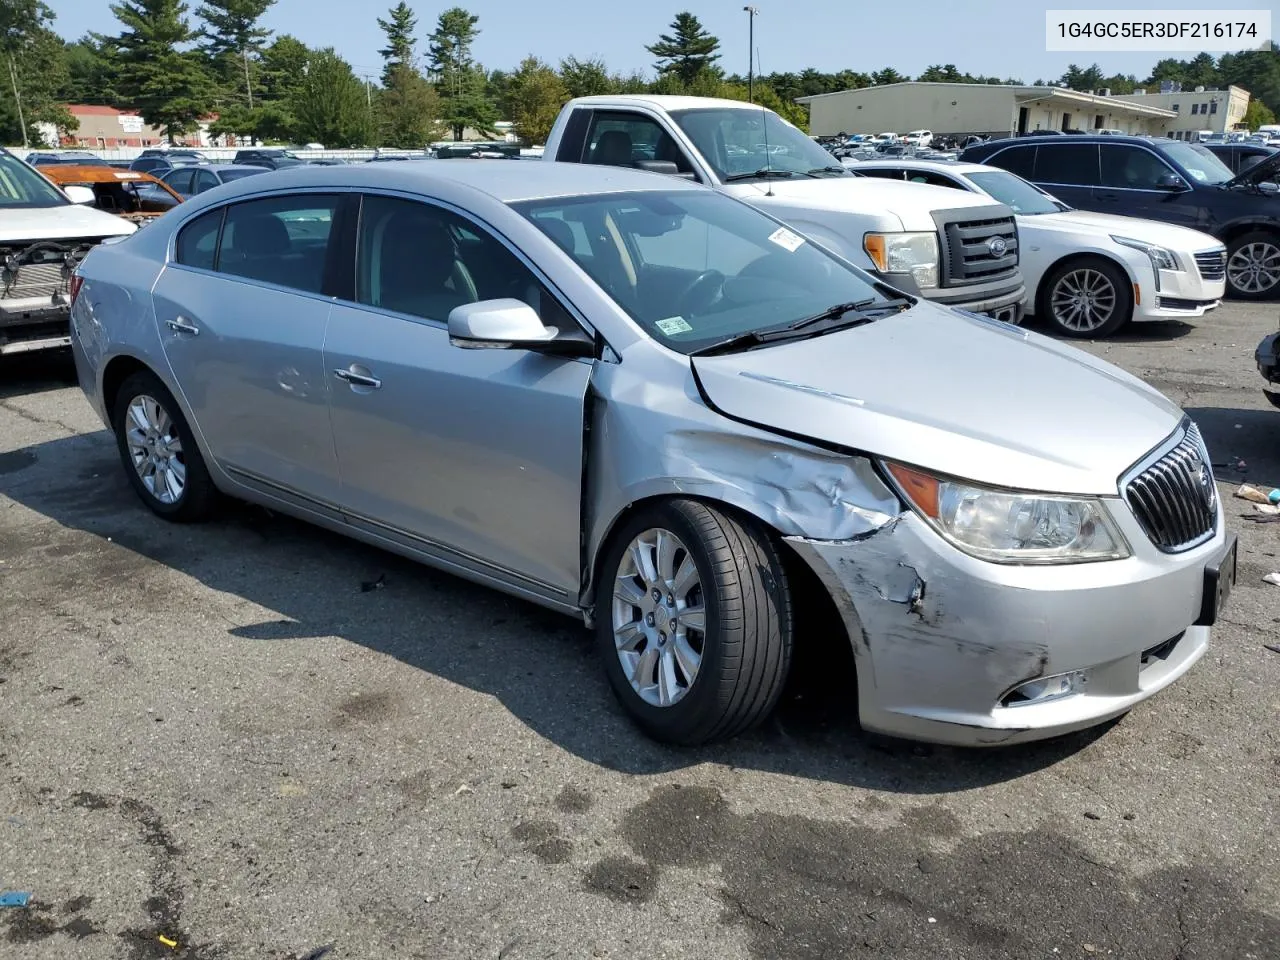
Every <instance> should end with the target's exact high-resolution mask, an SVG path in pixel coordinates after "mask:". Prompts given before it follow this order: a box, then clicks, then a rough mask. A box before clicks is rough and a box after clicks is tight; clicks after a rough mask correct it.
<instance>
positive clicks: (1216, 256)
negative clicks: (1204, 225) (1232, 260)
mask: <svg viewBox="0 0 1280 960" xmlns="http://www.w3.org/2000/svg"><path fill="white" fill-rule="evenodd" d="M1196 269H1197V270H1199V271H1200V278H1201V279H1202V280H1221V279H1222V278H1223V277H1225V276H1226V275H1227V251H1226V248H1219V249H1217V250H1207V251H1205V252H1204V253H1197V254H1196Z"/></svg>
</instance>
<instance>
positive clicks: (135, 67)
mask: <svg viewBox="0 0 1280 960" xmlns="http://www.w3.org/2000/svg"><path fill="white" fill-rule="evenodd" d="M111 12H112V13H114V14H115V15H116V19H117V20H119V21H120V22H121V24H123V25H124V28H125V29H124V31H123V32H122V33H121V34H120V36H118V37H116V39H115V46H116V49H117V50H118V51H119V61H120V81H119V91H120V95H121V97H122V98H124V100H125V101H126V102H127V103H129V104H130V105H132V106H134V107H136V108H137V109H138V112H139V113H141V114H142V119H143V120H145V121H146V122H147V123H148V124H150V125H152V126H156V127H160V128H161V129H163V130H164V132H165V135H166V136H167V137H168V138H169V142H170V143H172V142H174V141H175V140H176V138H177V137H178V135H180V134H182V133H185V132H187V131H188V130H190V129H192V128H193V127H194V126H195V124H196V121H197V120H198V119H199V118H200V117H201V116H203V115H204V113H205V112H206V111H207V110H208V107H209V102H210V100H211V98H212V93H213V88H212V83H211V80H210V77H209V75H208V73H207V72H206V70H205V65H204V62H203V60H202V59H201V58H200V56H199V54H198V53H196V52H193V51H192V50H190V49H189V45H190V43H191V42H192V41H193V40H194V39H195V37H196V33H195V31H193V30H192V29H191V25H190V23H189V22H188V20H187V18H186V16H185V14H186V12H187V5H186V4H185V3H182V2H180V0H123V2H121V3H118V4H114V5H113V6H112V7H111Z"/></svg>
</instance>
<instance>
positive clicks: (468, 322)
mask: <svg viewBox="0 0 1280 960" xmlns="http://www.w3.org/2000/svg"><path fill="white" fill-rule="evenodd" d="M575 334H578V335H576V336H575ZM449 343H451V344H452V345H453V346H455V347H460V348H462V349H463V350H531V351H534V352H536V353H553V354H557V355H559V356H570V357H589V356H594V355H595V344H594V343H593V342H592V341H591V339H590V338H589V337H587V336H586V335H585V334H581V332H580V331H578V330H577V329H576V328H575V329H574V330H573V331H571V332H569V333H567V334H566V333H562V332H561V331H560V330H558V329H557V328H556V327H548V326H546V325H545V324H544V323H543V322H542V318H541V317H539V316H538V312H537V311H536V310H534V309H533V307H531V306H529V305H528V304H527V303H525V302H524V301H523V300H515V299H512V298H509V297H508V298H503V299H501V300H481V301H479V302H478V303H465V304H463V305H462V306H460V307H454V308H453V310H452V311H451V312H450V313H449Z"/></svg>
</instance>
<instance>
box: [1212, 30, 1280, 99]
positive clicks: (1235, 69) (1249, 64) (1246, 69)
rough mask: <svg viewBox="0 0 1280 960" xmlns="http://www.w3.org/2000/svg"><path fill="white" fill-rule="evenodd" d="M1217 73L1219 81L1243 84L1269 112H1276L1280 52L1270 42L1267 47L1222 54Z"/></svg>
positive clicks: (1221, 83) (1279, 80)
mask: <svg viewBox="0 0 1280 960" xmlns="http://www.w3.org/2000/svg"><path fill="white" fill-rule="evenodd" d="M1218 74H1219V76H1220V77H1221V82H1220V85H1222V86H1225V85H1227V84H1234V85H1236V86H1238V87H1244V89H1246V90H1248V91H1249V93H1250V94H1251V95H1252V99H1253V100H1261V101H1262V103H1263V104H1265V105H1266V107H1267V108H1268V109H1269V110H1270V111H1271V112H1272V113H1275V114H1280V53H1278V52H1277V47H1276V45H1275V44H1274V43H1273V44H1272V45H1271V49H1269V50H1246V51H1244V52H1242V53H1228V54H1223V56H1222V57H1221V58H1220V59H1219V60H1218Z"/></svg>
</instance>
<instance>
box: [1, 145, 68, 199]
mask: <svg viewBox="0 0 1280 960" xmlns="http://www.w3.org/2000/svg"><path fill="white" fill-rule="evenodd" d="M70 202H71V201H70V200H68V199H67V198H66V197H65V196H63V195H62V193H61V192H60V191H59V190H58V189H57V188H56V187H55V186H54V185H53V184H51V183H50V182H49V181H48V180H46V179H45V178H44V177H42V176H41V175H40V174H38V173H36V172H35V170H33V169H32V168H31V167H29V166H28V165H27V164H25V163H23V162H22V161H21V160H19V159H18V158H17V157H15V156H14V155H13V154H11V153H9V152H8V151H7V150H0V210H4V209H9V210H15V209H27V210H30V209H33V208H37V207H60V206H62V205H63V204H66V203H70Z"/></svg>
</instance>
